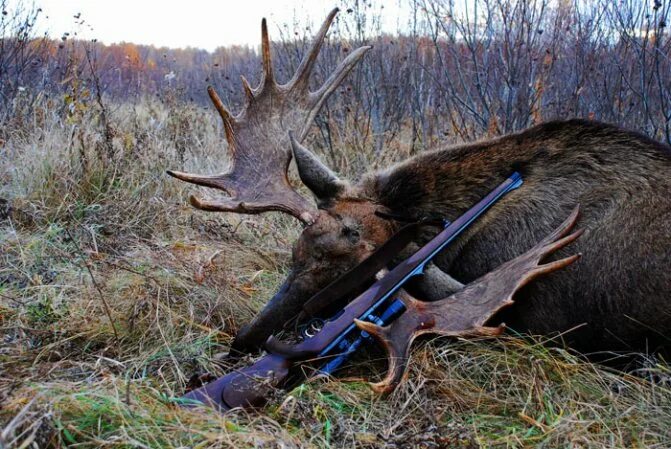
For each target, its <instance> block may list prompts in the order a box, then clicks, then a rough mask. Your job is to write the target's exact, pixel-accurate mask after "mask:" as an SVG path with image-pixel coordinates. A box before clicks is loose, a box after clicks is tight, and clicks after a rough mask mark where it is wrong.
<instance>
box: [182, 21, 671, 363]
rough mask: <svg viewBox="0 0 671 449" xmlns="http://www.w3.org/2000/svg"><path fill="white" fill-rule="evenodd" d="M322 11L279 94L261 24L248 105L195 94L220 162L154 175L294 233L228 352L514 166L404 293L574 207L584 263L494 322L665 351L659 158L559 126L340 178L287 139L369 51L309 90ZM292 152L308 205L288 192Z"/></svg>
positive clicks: (590, 127) (427, 292) (474, 264)
mask: <svg viewBox="0 0 671 449" xmlns="http://www.w3.org/2000/svg"><path fill="white" fill-rule="evenodd" d="M336 12H337V10H334V11H333V12H332V13H331V14H330V15H329V17H328V18H327V20H326V22H325V23H324V25H323V26H322V28H321V29H320V31H319V32H318V34H317V37H316V39H315V41H314V43H313V45H312V48H311V50H310V51H309V52H308V54H307V55H306V57H305V58H304V60H303V62H302V63H301V65H300V66H299V68H298V70H297V73H296V75H295V76H294V77H293V78H292V79H291V80H290V81H289V82H288V83H287V84H284V85H279V84H277V83H276V82H275V80H274V78H273V72H272V65H271V57H270V43H269V39H268V35H267V29H266V26H265V21H264V22H263V25H262V43H263V65H264V76H263V79H262V81H261V84H260V85H259V87H257V88H256V89H252V88H251V87H249V84H248V83H247V82H246V81H245V80H243V86H244V88H245V92H246V94H247V98H248V104H247V107H246V108H245V109H244V110H243V111H242V112H240V113H239V114H238V115H237V116H233V115H232V114H231V113H230V112H228V111H227V110H226V109H225V107H224V106H223V105H222V103H221V101H220V100H219V98H218V97H217V96H216V93H214V90H213V89H210V90H209V93H210V96H211V97H212V100H213V102H214V104H215V106H216V108H217V110H218V111H219V113H220V115H221V117H222V119H223V122H224V129H225V131H226V139H227V141H228V146H229V149H230V151H232V153H233V156H234V157H233V160H234V162H233V167H232V168H231V169H230V170H229V171H228V172H226V173H223V174H220V175H211V176H202V175H194V174H187V173H180V172H169V173H170V174H171V175H172V176H175V177H176V178H178V179H181V180H184V181H187V182H191V183H195V184H199V185H204V186H207V187H213V188H217V189H220V190H223V191H225V192H226V193H228V195H229V197H227V198H224V199H221V200H218V201H211V200H201V199H198V198H195V197H192V198H191V203H192V204H193V205H194V206H195V207H197V208H200V209H204V210H209V211H232V212H239V213H258V212H263V211H268V210H275V211H281V212H285V213H289V214H291V215H293V216H295V217H296V218H298V219H299V220H301V221H302V222H303V223H304V224H305V225H306V227H305V229H304V231H303V233H302V234H301V236H300V238H299V239H298V241H297V242H296V244H295V245H294V250H293V265H292V269H291V272H290V273H289V275H288V277H287V280H286V281H285V283H284V285H283V286H282V287H281V288H280V290H279V291H278V293H277V294H276V296H275V297H274V298H272V299H271V300H270V302H269V303H268V304H267V306H266V307H265V308H264V310H263V311H261V313H260V314H259V315H258V316H257V317H256V318H255V319H254V321H253V322H252V323H251V324H250V325H249V326H247V327H246V328H243V329H242V330H241V331H240V333H239V334H238V336H237V337H236V340H235V342H234V345H233V346H234V347H236V348H238V349H250V348H253V347H257V346H260V345H262V344H263V342H264V341H265V340H266V339H267V338H268V336H269V335H270V334H272V333H273V332H275V331H277V330H279V329H280V328H281V327H282V326H283V325H284V323H285V322H288V321H290V320H291V319H293V318H294V317H295V316H296V315H297V314H298V313H299V312H300V311H301V308H302V307H303V305H304V303H305V302H306V301H307V300H308V299H309V298H310V297H311V296H312V295H314V294H315V293H316V292H317V291H319V290H320V289H322V288H323V287H325V286H326V285H328V284H329V283H330V282H332V281H333V280H334V279H335V278H336V277H337V276H339V275H340V274H342V273H344V272H346V271H347V270H349V269H351V268H352V267H353V266H355V265H356V264H357V263H359V262H361V261H362V260H363V259H365V258H366V257H367V256H368V255H370V254H371V253H372V252H373V251H374V250H375V249H376V248H377V247H379V246H380V245H381V244H382V243H384V242H385V241H386V240H387V239H389V237H390V236H391V235H392V234H393V233H394V232H395V231H396V230H397V229H398V228H399V227H400V226H401V224H402V223H401V222H400V221H396V220H394V219H389V217H394V216H401V217H404V218H406V219H410V220H416V219H422V218H426V217H431V218H447V219H454V218H455V217H456V216H458V215H460V214H461V213H463V212H464V211H465V210H466V209H467V208H468V207H470V206H471V205H473V204H474V203H475V202H476V201H478V200H479V199H480V198H481V197H482V196H483V195H484V194H485V193H486V192H488V191H489V190H491V189H492V188H493V187H494V186H495V185H497V184H498V183H499V182H501V180H502V179H504V178H505V177H507V176H508V175H510V173H511V172H513V171H519V172H520V173H521V174H522V176H523V178H524V185H523V186H522V187H521V188H520V189H518V190H517V191H515V192H513V193H511V194H510V195H508V196H507V197H506V198H505V199H504V200H502V201H501V202H500V203H499V204H497V205H496V206H495V207H493V208H492V209H491V210H490V211H489V212H488V213H487V214H486V215H485V216H484V217H483V218H481V219H480V220H479V221H478V222H477V223H476V224H475V225H474V226H472V227H471V228H470V229H469V230H468V231H467V232H466V233H464V234H463V235H462V236H461V237H460V238H459V239H458V240H457V241H456V243H455V244H454V245H453V246H451V247H450V248H449V249H448V250H446V251H444V252H443V253H441V254H440V255H439V256H438V258H437V259H436V261H435V265H432V266H429V267H427V270H426V273H425V275H424V276H422V277H420V278H417V279H416V280H415V282H414V285H413V286H411V289H412V292H413V293H414V294H415V295H416V296H418V297H420V298H422V299H425V300H436V299H440V298H442V297H445V296H446V295H449V294H451V293H453V292H454V291H455V290H457V289H459V288H461V286H462V284H463V283H469V282H471V281H473V280H475V279H476V278H478V277H480V276H482V275H484V274H485V273H487V272H489V271H491V270H492V269H493V268H495V267H497V266H498V265H500V264H501V263H503V262H505V261H507V260H510V259H512V258H514V257H516V256H518V255H520V254H522V253H523V252H525V251H526V250H528V249H529V248H531V247H532V246H533V245H534V244H535V243H536V242H537V241H539V240H541V239H542V238H543V237H544V236H545V235H547V234H548V233H549V232H550V231H551V230H552V229H554V228H555V227H556V226H557V225H558V224H559V223H560V222H561V221H562V220H563V219H564V218H565V217H566V216H567V215H568V214H569V212H570V211H571V210H572V209H573V208H574V207H575V206H576V205H577V204H580V206H581V216H580V219H579V222H578V226H579V227H580V228H583V229H584V230H585V234H584V235H583V237H582V238H581V239H579V240H578V242H577V243H576V244H574V246H573V247H572V248H571V251H572V252H573V251H576V250H577V251H580V252H582V254H583V259H582V260H581V261H580V262H579V263H576V264H574V265H572V266H571V267H569V268H568V269H566V270H563V271H560V272H557V273H553V274H551V275H549V276H547V277H545V278H543V279H541V280H539V281H537V282H534V283H532V284H530V285H528V286H527V287H525V288H524V289H523V290H522V291H520V292H519V294H518V299H520V301H517V302H516V304H515V305H514V306H513V307H511V308H509V309H507V310H505V311H503V312H501V313H500V314H499V315H498V316H497V317H495V320H499V321H505V322H506V323H507V324H508V325H509V326H510V327H512V328H514V329H515V330H518V331H523V332H531V333H534V334H545V335H550V334H553V333H561V334H562V338H563V339H564V340H565V341H567V342H569V343H570V344H572V345H573V346H574V347H576V348H579V349H582V350H584V351H597V350H632V349H633V350H653V349H655V348H656V347H658V346H661V347H664V346H667V347H668V346H671V345H670V344H669V340H668V338H667V335H666V333H667V332H668V331H669V330H671V307H670V305H671V304H669V300H670V299H671V298H670V296H671V295H670V292H671V271H670V270H669V265H670V262H671V259H670V250H671V226H670V225H669V222H671V207H670V206H671V177H670V176H669V175H670V174H671V148H669V147H667V146H664V145H662V144H660V143H657V142H655V141H653V140H651V139H649V138H647V137H645V136H642V135H640V134H637V133H634V132H631V131H626V130H623V129H620V128H617V127H615V126H611V125H606V124H602V123H598V122H594V121H584V120H569V121H558V122H550V123H546V124H541V125H538V126H536V127H534V128H531V129H528V130H526V131H523V132H521V133H518V134H512V135H508V136H504V137H500V138H497V139H493V140H489V141H483V142H478V143H473V144H466V145H460V146H454V147H449V148H445V149H440V150H437V151H431V152H425V153H422V154H419V155H417V156H415V157H413V158H411V159H409V160H407V161H405V162H402V163H400V164H398V165H396V166H393V167H391V168H389V169H386V170H383V171H380V172H375V173H370V174H367V175H365V176H363V177H362V179H361V180H360V181H359V182H357V183H354V184H350V183H348V182H346V181H344V180H341V179H339V178H338V177H337V176H336V174H335V173H333V172H332V171H331V170H329V169H328V168H327V167H326V166H324V165H323V164H322V163H321V162H320V161H319V160H318V158H316V157H315V156H314V155H313V154H312V153H311V152H310V151H309V150H307V149H306V148H304V147H303V146H302V145H301V144H300V143H299V141H301V140H303V139H304V137H305V136H306V134H307V131H308V128H309V125H310V123H311V122H312V120H313V118H314V116H315V114H316V113H317V111H318V109H319V108H320V106H321V104H323V102H324V101H325V99H326V98H327V97H328V95H329V94H330V93H331V92H333V91H334V90H335V88H336V87H337V85H338V84H339V83H340V82H341V81H342V79H343V78H344V77H345V76H346V74H347V72H348V71H349V70H350V69H351V68H352V67H353V66H354V65H355V64H356V62H357V61H358V60H359V59H360V58H361V57H363V55H364V53H365V51H366V50H367V49H368V48H367V47H362V48H360V49H358V50H356V51H354V52H352V53H351V54H350V56H349V57H348V58H346V59H345V60H344V61H343V62H342V63H341V65H340V66H339V67H338V68H337V69H336V71H335V72H334V74H333V76H331V77H330V78H329V79H328V80H327V81H326V82H325V84H324V86H322V87H321V88H320V89H318V90H317V91H315V92H309V91H308V88H307V78H308V76H309V74H310V71H311V70H312V67H313V65H314V61H315V59H316V57H317V54H318V53H319V49H320V47H321V45H322V42H323V39H324V37H325V35H326V32H327V30H328V28H329V26H330V23H331V21H332V20H333V17H334V16H335V14H336ZM291 130H293V131H294V132H296V133H297V135H296V138H294V136H293V135H291V134H290V131H291ZM292 157H293V159H294V160H295V161H296V166H297V169H298V173H299V176H300V178H301V180H302V181H303V183H304V184H305V185H306V186H307V187H308V188H309V189H310V190H311V191H312V193H313V194H314V196H315V198H316V201H317V207H315V206H314V205H312V204H311V203H310V202H308V201H307V200H306V199H305V198H303V197H302V196H300V195H299V194H298V193H297V192H296V191H294V190H293V189H292V188H291V187H290V185H289V183H288V181H287V174H286V170H287V168H288V166H289V163H290V161H291V159H292ZM260 162H262V163H260ZM378 212H384V214H379V213H378ZM381 215H382V216H381ZM566 254H567V253H562V252H559V253H558V254H557V257H565V256H566Z"/></svg>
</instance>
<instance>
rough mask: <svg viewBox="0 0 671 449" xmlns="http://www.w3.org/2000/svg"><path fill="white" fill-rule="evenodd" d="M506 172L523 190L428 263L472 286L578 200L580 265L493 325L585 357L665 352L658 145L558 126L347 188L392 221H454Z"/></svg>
mask: <svg viewBox="0 0 671 449" xmlns="http://www.w3.org/2000/svg"><path fill="white" fill-rule="evenodd" d="M514 170H517V171H519V172H521V173H522V176H523V178H524V185H523V186H522V187H521V188H520V189H518V190H517V191H515V192H513V193H511V194H509V195H508V196H507V197H506V198H504V199H503V200H502V201H501V202H500V203H499V204H497V205H496V206H494V207H493V208H492V210H491V211H490V212H488V213H487V214H486V216H485V217H484V218H483V219H482V220H481V221H479V222H477V223H476V224H475V225H474V226H473V227H472V228H471V229H469V230H468V231H467V232H466V233H465V235H463V237H461V238H460V239H459V240H458V241H457V242H456V244H455V245H454V246H452V247H451V248H449V249H448V250H446V251H445V252H444V253H443V254H441V255H440V256H439V257H438V259H437V261H436V265H437V266H438V267H439V268H441V269H442V270H443V271H445V272H449V273H450V274H451V275H452V276H453V277H454V278H456V279H457V280H459V281H461V282H463V283H468V282H471V281H473V280H474V279H476V278H478V277H480V276H482V275H484V274H485V273H487V272H489V271H491V270H492V269H494V268H495V267H497V266H498V265H500V264H501V263H503V262H505V261H506V260H509V259H511V258H513V257H515V256H517V255H519V254H521V253H522V252H523V251H525V250H526V249H528V248H529V247H530V246H531V245H532V244H533V242H535V241H537V240H539V239H541V238H542V237H543V236H544V235H546V234H547V233H548V232H549V231H550V230H551V229H552V228H553V227H554V226H556V225H557V224H558V223H559V222H561V220H562V219H563V217H565V216H566V215H567V214H568V213H569V211H570V210H571V208H572V207H574V206H575V205H576V204H580V205H581V216H580V220H579V222H578V226H579V227H581V228H583V229H585V234H584V235H583V237H582V238H581V239H579V240H578V241H577V242H576V243H575V244H574V245H573V246H572V247H571V251H580V252H582V254H583V257H582V259H581V261H580V262H579V263H577V264H575V265H573V266H571V267H569V268H568V269H567V270H564V271H562V272H558V273H555V274H552V275H550V276H548V277H547V278H544V279H541V280H539V281H538V282H535V283H533V284H531V285H530V286H528V287H526V288H525V290H523V291H522V292H520V300H519V301H518V302H517V303H516V305H515V306H513V307H512V308H511V309H509V310H507V311H505V312H504V313H502V315H501V316H500V317H499V318H500V320H503V321H505V322H506V323H507V324H508V325H509V326H510V327H512V328H514V329H516V330H519V331H525V332H531V333H534V334H544V335H547V334H552V333H563V338H564V339H565V340H566V341H567V342H569V343H570V344H571V345H573V346H574V347H578V348H580V349H582V350H585V351H595V350H603V349H608V350H615V349H620V350H632V349H635V350H646V349H647V350H653V349H655V348H657V347H660V346H669V344H670V343H671V336H670V335H669V332H670V331H671V270H670V269H669V267H670V266H671V265H670V264H671V148H669V147H668V146H665V145H662V144H660V143H658V142H656V141H653V140H651V139H649V138H647V137H645V136H643V135H640V134H638V133H635V132H631V131H627V130H623V129H620V128H618V127H615V126H611V125H607V124H603V123H598V122H593V121H585V120H568V121H557V122H550V123H545V124H542V125H539V126H536V127H533V128H531V129H529V130H526V131H523V132H521V133H518V134H513V135H508V136H504V137H501V138H498V139H495V140H490V141H484V142H479V143H474V144H469V145H462V146H456V147H452V148H446V149H442V150H438V151H433V152H427V153H424V154H421V155H419V156H416V157H414V158H412V159H410V160H408V161H405V162H403V163H401V164H399V165H397V166H394V167H392V168H390V169H388V170H385V171H382V172H380V173H374V174H370V175H367V176H366V177H365V178H364V179H363V180H362V181H361V182H360V183H359V184H358V186H357V190H359V191H360V194H361V195H362V196H365V197H369V198H371V199H373V201H375V202H379V203H380V204H381V205H384V206H386V207H387V208H388V209H390V210H391V211H394V212H396V213H399V214H403V215H407V216H413V217H423V216H438V217H447V218H449V219H454V218H455V217H456V216H458V215H459V214H460V213H461V212H463V211H464V210H465V209H466V208H468V207H469V206H470V205H472V204H473V203H474V202H475V201H477V200H478V199H479V198H481V197H482V196H483V195H484V194H485V193H486V192H487V191H488V190H489V189H491V188H492V187H493V186H494V185H495V184H496V183H497V182H499V181H500V180H501V179H502V178H503V177H505V176H507V175H508V174H509V173H510V172H512V171H514ZM433 288H435V286H434V287H433ZM425 294H427V295H431V292H430V291H429V292H425Z"/></svg>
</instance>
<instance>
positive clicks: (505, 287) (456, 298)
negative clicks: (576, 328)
mask: <svg viewBox="0 0 671 449" xmlns="http://www.w3.org/2000/svg"><path fill="white" fill-rule="evenodd" d="M577 218H578V207H576V208H575V209H574V210H573V212H572V213H571V215H570V216H569V217H568V218H567V219H566V221H564V223H562V224H561V225H560V226H559V227H558V228H557V229H556V230H555V231H554V232H553V233H552V234H550V235H549V236H547V237H546V238H545V239H543V240H542V241H541V242H540V243H538V244H537V245H536V246H534V247H533V248H531V249H530V250H529V251H527V252H526V253H524V254H522V255H521V256H519V257H517V258H515V259H513V260H511V261H509V262H506V263H505V264H503V265H501V266H500V267H499V268H497V269H496V270H494V271H492V272H490V273H487V274H486V275H484V276H483V277H481V278H480V279H477V280H475V281H473V282H472V283H470V284H468V285H467V286H466V287H464V288H463V289H462V290H459V291H458V292H456V293H454V294H453V295H451V296H449V297H447V298H445V299H442V300H439V301H435V302H424V301H419V300H417V299H415V298H412V297H411V296H409V295H408V294H407V293H405V292H403V293H402V295H401V300H402V301H403V303H404V304H405V307H406V311H405V313H403V315H401V316H400V317H399V318H398V319H396V320H395V321H394V322H393V323H392V324H390V325H388V326H386V327H380V326H377V325H375V324H373V323H370V322H364V321H359V320H356V324H357V326H358V327H359V328H360V329H361V330H364V331H366V332H368V333H369V334H371V335H373V336H374V337H375V338H376V339H377V340H378V341H379V342H380V343H381V344H382V346H383V347H384V348H385V350H386V351H387V354H388V357H389V368H388V371H387V375H386V377H385V378H384V379H383V380H382V381H381V382H379V383H375V384H371V386H372V388H373V390H375V391H376V392H378V393H388V392H390V391H392V390H393V389H394V388H395V387H396V386H397V385H398V383H399V382H400V381H401V378H402V377H403V374H404V372H405V370H406V367H407V361H408V355H409V351H410V346H411V345H412V342H413V341H414V339H415V338H416V337H418V336H420V335H423V334H437V335H444V336H471V337H472V336H490V335H499V334H501V333H502V332H503V330H504V329H505V325H503V324H501V325H500V326H498V327H488V326H486V325H485V324H486V322H487V321H488V320H489V319H490V318H491V317H492V316H494V314H496V313H497V312H498V311H499V310H501V309H503V308H504V307H507V306H510V305H511V304H513V299H512V298H513V295H514V294H515V292H517V291H518V290H519V289H520V288H522V287H523V286H525V285H526V284H528V283H529V282H531V281H532V280H533V279H535V278H537V277H538V276H541V275H543V274H546V273H551V272H553V271H556V270H559V269H561V268H564V267H566V266H568V265H570V264H572V263H573V262H575V261H576V260H578V259H579V258H580V254H575V255H572V256H570V257H566V258H564V259H560V260H557V261H554V262H549V263H546V264H543V265H540V262H541V261H542V260H543V259H544V258H545V257H547V256H549V255H550V254H552V253H554V252H555V251H557V250H558V249H560V248H563V247H564V246H566V245H568V244H569V243H571V242H573V241H574V240H575V239H577V238H578V237H580V235H581V234H582V230H579V231H576V232H574V233H573V234H571V235H568V236H566V234H568V232H569V231H570V230H571V228H573V226H574V225H575V223H576V220H577Z"/></svg>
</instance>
